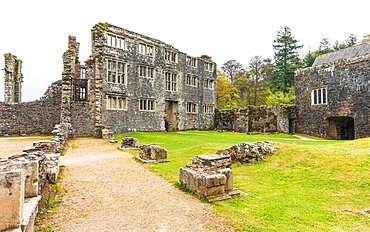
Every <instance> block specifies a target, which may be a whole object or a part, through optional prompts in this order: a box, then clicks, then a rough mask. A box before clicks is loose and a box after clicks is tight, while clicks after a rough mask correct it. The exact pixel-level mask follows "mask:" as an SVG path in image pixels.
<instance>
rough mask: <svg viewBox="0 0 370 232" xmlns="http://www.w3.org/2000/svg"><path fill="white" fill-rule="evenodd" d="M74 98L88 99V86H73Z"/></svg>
mask: <svg viewBox="0 0 370 232" xmlns="http://www.w3.org/2000/svg"><path fill="white" fill-rule="evenodd" d="M73 100H74V101H86V100H87V88H86V87H85V86H79V85H75V86H74V88H73Z"/></svg>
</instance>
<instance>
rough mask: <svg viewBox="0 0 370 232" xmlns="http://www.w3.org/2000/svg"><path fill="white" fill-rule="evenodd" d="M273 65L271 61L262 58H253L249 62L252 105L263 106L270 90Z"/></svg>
mask: <svg viewBox="0 0 370 232" xmlns="http://www.w3.org/2000/svg"><path fill="white" fill-rule="evenodd" d="M271 70H272V65H271V60H270V59H263V58H262V57H261V56H254V57H252V59H251V61H250V62H249V72H250V74H251V75H250V77H251V89H252V101H251V102H250V104H251V105H261V104H262V103H263V102H264V100H265V98H266V95H267V90H268V89H269V84H270V79H271V73H272V71H271Z"/></svg>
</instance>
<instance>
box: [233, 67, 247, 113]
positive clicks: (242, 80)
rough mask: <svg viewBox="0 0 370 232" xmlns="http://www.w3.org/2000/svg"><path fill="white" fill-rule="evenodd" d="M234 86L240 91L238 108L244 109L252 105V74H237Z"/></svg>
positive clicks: (242, 72)
mask: <svg viewBox="0 0 370 232" xmlns="http://www.w3.org/2000/svg"><path fill="white" fill-rule="evenodd" d="M232 84H233V86H234V87H235V88H236V89H237V91H238V95H239V99H238V106H239V107H242V108H243V107H246V106H248V105H250V104H251V96H252V88H251V85H252V84H251V77H250V72H249V71H248V70H243V71H240V72H238V73H236V74H235V79H234V82H233V83H232Z"/></svg>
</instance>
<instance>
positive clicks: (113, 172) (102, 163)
mask: <svg viewBox="0 0 370 232" xmlns="http://www.w3.org/2000/svg"><path fill="white" fill-rule="evenodd" d="M70 147H72V149H71V150H70V151H69V152H68V153H67V154H66V155H65V156H63V157H62V158H61V164H62V165H65V166H66V168H65V171H64V175H65V178H64V179H63V180H62V186H63V187H64V188H66V189H67V191H68V192H67V193H66V195H65V196H64V198H63V202H62V204H61V205H60V206H59V208H58V213H56V214H54V215H52V216H51V219H50V221H49V222H50V223H49V224H50V225H52V227H53V229H54V231H233V229H232V227H230V226H229V225H226V224H224V223H223V222H222V220H220V218H219V217H217V216H216V215H215V214H214V213H213V212H212V209H211V207H210V206H209V205H207V204H205V203H202V202H200V201H199V200H198V199H196V198H195V197H192V196H190V195H187V194H186V193H184V192H182V191H180V190H178V189H176V188H175V187H174V186H173V185H171V184H170V183H168V182H166V181H165V180H163V179H162V178H160V177H158V176H156V175H155V174H153V173H151V172H149V171H148V170H146V169H145V168H144V167H142V166H141V165H140V164H138V163H136V162H135V161H134V160H133V159H132V156H131V155H130V154H128V153H124V152H121V151H119V150H118V149H117V148H116V145H111V144H108V143H107V142H106V141H104V140H98V139H92V138H80V139H76V140H72V141H70ZM159 165H160V164H159Z"/></svg>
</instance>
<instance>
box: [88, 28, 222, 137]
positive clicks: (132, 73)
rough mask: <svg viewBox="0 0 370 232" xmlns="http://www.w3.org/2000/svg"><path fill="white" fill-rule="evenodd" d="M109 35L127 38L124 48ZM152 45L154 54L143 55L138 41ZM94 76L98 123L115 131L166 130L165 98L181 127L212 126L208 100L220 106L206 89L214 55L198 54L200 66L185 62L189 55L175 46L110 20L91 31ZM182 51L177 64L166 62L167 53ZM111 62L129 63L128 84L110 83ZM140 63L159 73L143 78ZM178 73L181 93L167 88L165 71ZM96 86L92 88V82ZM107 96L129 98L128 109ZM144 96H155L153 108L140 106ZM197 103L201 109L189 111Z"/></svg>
mask: <svg viewBox="0 0 370 232" xmlns="http://www.w3.org/2000/svg"><path fill="white" fill-rule="evenodd" d="M108 34H109V35H111V36H114V37H115V38H118V37H119V38H122V39H123V40H124V43H125V45H124V47H121V48H117V47H115V46H108V44H107V38H108ZM140 43H144V44H146V45H150V46H153V53H154V54H153V56H148V55H142V54H140V53H139V49H140V48H139V44H140ZM92 45H93V46H92V57H91V59H90V60H91V62H92V63H93V65H91V74H90V76H89V80H91V83H92V85H94V89H95V91H94V98H95V101H94V102H93V105H94V110H93V114H94V117H95V125H96V127H97V128H98V127H111V128H112V129H113V130H114V131H116V132H123V131H164V130H165V127H166V124H165V118H166V114H165V108H166V101H167V102H168V101H170V102H175V104H176V113H175V114H176V115H174V118H176V121H177V122H176V129H180V130H185V129H191V128H201V129H204V128H210V127H212V125H213V113H208V114H207V115H205V113H204V104H212V105H214V106H215V105H216V92H215V90H214V89H212V90H209V89H205V88H204V86H203V85H204V81H205V79H206V78H208V79H211V80H212V81H213V82H214V86H215V79H216V65H215V63H214V62H212V61H211V60H210V58H209V57H206V56H202V57H198V58H196V60H197V65H196V67H191V66H190V65H187V64H186V60H187V55H186V54H185V53H183V52H180V51H179V50H177V49H176V48H174V47H172V46H171V45H168V44H165V43H163V42H161V41H159V40H156V39H152V38H149V37H146V36H143V35H140V34H137V33H134V32H131V31H128V30H125V29H122V28H118V27H115V26H112V25H109V24H102V23H101V24H98V25H96V26H95V27H94V28H93V29H92ZM166 51H172V52H174V53H176V54H177V58H176V62H171V61H166V60H165V52H166ZM107 60H116V61H119V62H123V63H125V64H127V76H126V78H127V79H126V83H125V84H119V83H108V82H107ZM207 62H208V63H212V64H213V67H212V70H210V71H205V63H207ZM139 66H147V67H152V68H154V77H153V78H148V77H140V75H139V72H140V71H139ZM166 71H169V72H172V73H175V74H177V91H172V92H171V91H166V90H165V77H164V75H165V72H166ZM188 74H192V75H195V76H197V77H198V80H197V86H189V85H187V84H186V76H187V75H188ZM92 85H91V86H92ZM108 96H119V97H122V98H124V99H125V104H126V105H125V109H108V108H107V99H108ZM141 99H152V100H154V102H155V103H154V105H155V107H154V110H152V111H144V110H140V108H139V106H140V100H141ZM188 102H193V103H194V104H196V105H197V106H196V107H197V110H196V113H187V111H186V104H187V103H188Z"/></svg>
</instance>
